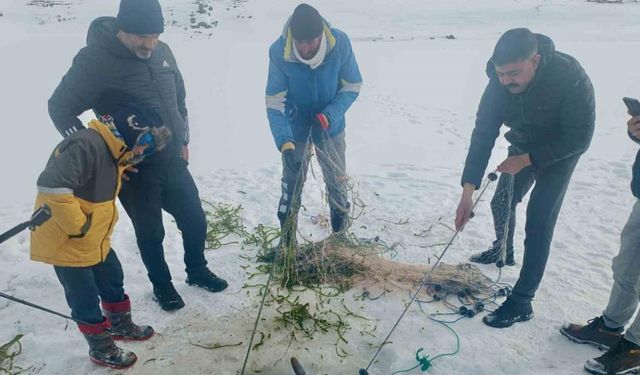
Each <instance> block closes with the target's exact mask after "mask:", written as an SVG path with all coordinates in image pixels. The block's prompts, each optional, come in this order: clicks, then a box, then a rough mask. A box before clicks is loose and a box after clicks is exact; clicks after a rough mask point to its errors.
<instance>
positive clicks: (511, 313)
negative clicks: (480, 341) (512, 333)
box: [482, 297, 533, 328]
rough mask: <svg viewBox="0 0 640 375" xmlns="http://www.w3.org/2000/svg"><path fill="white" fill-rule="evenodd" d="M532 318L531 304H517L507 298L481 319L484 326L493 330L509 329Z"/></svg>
mask: <svg viewBox="0 0 640 375" xmlns="http://www.w3.org/2000/svg"><path fill="white" fill-rule="evenodd" d="M531 318H533V308H532V307H531V302H517V301H514V300H513V299H512V298H511V297H508V298H507V299H506V301H504V303H502V305H500V307H498V308H497V309H496V310H495V311H493V312H492V313H489V314H487V315H485V317H484V318H482V321H483V322H484V324H486V325H488V326H489V327H494V328H507V327H511V326H512V325H513V324H514V323H518V322H526V321H527V320H531Z"/></svg>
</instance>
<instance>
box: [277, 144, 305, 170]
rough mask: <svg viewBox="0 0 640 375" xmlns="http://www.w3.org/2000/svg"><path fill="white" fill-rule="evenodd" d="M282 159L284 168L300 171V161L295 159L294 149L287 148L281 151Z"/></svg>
mask: <svg viewBox="0 0 640 375" xmlns="http://www.w3.org/2000/svg"><path fill="white" fill-rule="evenodd" d="M282 160H283V161H284V165H285V167H286V168H288V169H290V170H291V171H292V172H294V173H298V172H300V167H301V165H302V163H300V162H299V161H296V150H295V149H287V150H284V151H282Z"/></svg>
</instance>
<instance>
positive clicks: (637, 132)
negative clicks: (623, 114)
mask: <svg viewBox="0 0 640 375" xmlns="http://www.w3.org/2000/svg"><path fill="white" fill-rule="evenodd" d="M627 128H628V131H629V134H631V135H632V136H634V137H635V138H638V139H640V116H633V117H631V118H630V119H629V121H627Z"/></svg>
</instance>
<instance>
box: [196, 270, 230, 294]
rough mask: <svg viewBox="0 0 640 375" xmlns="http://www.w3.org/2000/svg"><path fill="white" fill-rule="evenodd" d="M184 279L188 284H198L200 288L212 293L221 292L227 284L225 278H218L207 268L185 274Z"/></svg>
mask: <svg viewBox="0 0 640 375" xmlns="http://www.w3.org/2000/svg"><path fill="white" fill-rule="evenodd" d="M186 281H187V284H189V285H195V286H199V287H200V288H202V289H205V290H207V291H209V292H213V293H217V292H222V291H223V290H225V289H227V287H228V286H229V284H228V283H227V282H226V280H224V279H221V278H219V277H218V276H216V274H215V273H213V272H211V271H210V270H209V269H208V268H205V269H204V270H202V271H199V272H193V273H191V274H189V275H187V280H186Z"/></svg>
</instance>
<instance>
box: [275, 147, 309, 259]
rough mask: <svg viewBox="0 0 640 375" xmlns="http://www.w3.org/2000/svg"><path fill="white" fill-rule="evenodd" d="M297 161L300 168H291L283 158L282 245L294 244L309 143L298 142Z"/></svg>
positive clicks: (279, 216)
mask: <svg viewBox="0 0 640 375" xmlns="http://www.w3.org/2000/svg"><path fill="white" fill-rule="evenodd" d="M295 146H296V148H295V157H296V161H297V162H299V163H300V170H298V171H296V170H293V169H292V168H289V166H287V164H286V163H285V162H284V159H283V160H282V184H281V186H282V195H281V196H280V202H279V203H278V220H279V221H280V230H281V240H280V245H281V246H285V247H290V246H294V245H295V242H296V231H297V222H298V211H299V210H300V204H301V200H302V188H303V187H304V183H305V180H306V176H307V169H308V167H309V145H308V144H306V143H301V142H296V144H295Z"/></svg>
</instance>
